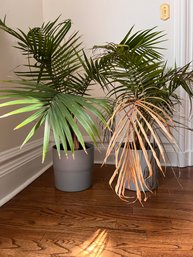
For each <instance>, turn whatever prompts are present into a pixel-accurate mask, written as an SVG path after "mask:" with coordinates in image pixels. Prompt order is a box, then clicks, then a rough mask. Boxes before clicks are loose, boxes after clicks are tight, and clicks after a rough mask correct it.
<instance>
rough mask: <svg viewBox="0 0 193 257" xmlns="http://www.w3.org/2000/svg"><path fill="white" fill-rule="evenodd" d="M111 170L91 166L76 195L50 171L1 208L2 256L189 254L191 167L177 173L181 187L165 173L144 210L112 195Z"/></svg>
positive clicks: (192, 236)
mask: <svg viewBox="0 0 193 257" xmlns="http://www.w3.org/2000/svg"><path fill="white" fill-rule="evenodd" d="M113 169H114V167H112V166H104V167H103V168H100V166H99V165H95V169H94V181H93V182H94V184H93V186H92V187H91V188H89V189H88V190H86V191H83V192H78V193H65V192H61V191H59V190H57V189H55V188H54V182H53V171H52V169H49V170H48V171H47V172H46V173H44V174H43V175H42V176H41V177H40V178H38V179H37V180H36V181H35V182H33V183H32V184H31V185H30V186H29V187H28V188H26V189H25V190H23V191H22V192H21V193H20V194H18V195H17V196H16V197H15V198H14V199H12V200H11V201H10V202H8V203H7V204H5V205H4V206H3V207H1V209H0V257H83V256H84V257H85V256H86V257H162V256H163V257H167V256H171V257H176V256H177V257H178V256H180V257H186V256H187V257H189V256H193V186H192V185H193V168H187V169H175V172H176V174H177V175H178V177H179V181H178V182H179V183H180V184H181V185H183V188H182V187H180V186H179V184H178V182H177V180H176V178H175V177H174V175H173V173H172V171H171V169H168V172H167V176H166V178H165V179H161V180H160V186H159V190H158V191H157V192H156V195H151V197H149V199H148V201H147V202H145V203H144V207H142V206H141V205H140V204H139V203H135V204H127V203H125V202H122V201H120V200H119V198H118V197H117V196H116V195H115V194H114V192H113V191H112V190H111V188H110V187H109V185H108V179H109V177H110V175H111V174H112V171H113ZM128 194H129V196H131V197H132V196H133V195H134V194H133V192H130V191H128Z"/></svg>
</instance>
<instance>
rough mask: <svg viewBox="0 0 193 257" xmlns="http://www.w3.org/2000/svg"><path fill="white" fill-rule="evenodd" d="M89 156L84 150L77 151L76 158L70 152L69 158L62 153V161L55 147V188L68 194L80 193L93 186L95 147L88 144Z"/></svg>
mask: <svg viewBox="0 0 193 257" xmlns="http://www.w3.org/2000/svg"><path fill="white" fill-rule="evenodd" d="M86 147H87V154H86V153H85V152H84V150H76V151H75V158H74V159H73V158H72V154H71V152H70V151H69V152H68V158H67V157H66V155H65V153H64V152H62V151H61V159H59V157H58V153H57V150H56V148H55V147H53V166H54V177H55V186H56V188H57V189H59V190H61V191H66V192H78V191H82V190H85V189H87V188H89V187H90V186H91V185H92V168H93V163H94V146H93V145H92V144H88V143H86Z"/></svg>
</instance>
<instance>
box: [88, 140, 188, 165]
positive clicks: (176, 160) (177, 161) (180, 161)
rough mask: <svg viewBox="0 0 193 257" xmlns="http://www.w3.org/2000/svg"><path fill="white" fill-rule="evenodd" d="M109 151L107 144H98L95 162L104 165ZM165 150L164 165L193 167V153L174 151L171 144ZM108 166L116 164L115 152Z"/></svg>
mask: <svg viewBox="0 0 193 257" xmlns="http://www.w3.org/2000/svg"><path fill="white" fill-rule="evenodd" d="M85 140H86V141H87V142H89V141H90V140H89V139H88V138H86V139H85ZM106 149H107V144H101V143H99V144H98V148H96V147H95V158H94V162H95V163H98V164H102V163H103V161H104V157H105V153H106ZM165 150H166V152H167V157H168V158H167V160H166V163H164V162H162V165H165V166H172V167H181V168H182V167H187V166H193V151H192V152H191V151H189V152H182V151H179V150H178V151H176V152H175V150H174V147H172V146H171V145H170V144H165ZM106 163H107V164H112V165H114V164H115V155H114V152H112V153H111V155H110V156H109V158H108V159H107V161H106Z"/></svg>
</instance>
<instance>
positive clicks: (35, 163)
mask: <svg viewBox="0 0 193 257" xmlns="http://www.w3.org/2000/svg"><path fill="white" fill-rule="evenodd" d="M41 155H42V138H41V139H39V140H35V141H32V142H31V143H28V144H27V145H26V146H24V147H23V148H22V149H20V147H14V148H12V149H10V150H7V151H4V152H3V153H1V154H0V206H2V205H3V204H5V203H6V202H7V201H9V200H10V199H11V198H13V197H14V196H15V195H16V194H17V193H19V192H20V191H21V190H23V189H24V188H25V187H26V186H28V185H29V184H30V183H31V182H32V181H34V180H35V179H36V178H37V177H39V176H40V175H41V174H42V173H43V172H44V171H46V170H47V169H48V168H49V167H50V166H51V165H52V158H51V147H50V149H49V152H48V154H47V158H46V160H45V162H44V163H43V164H42V162H41Z"/></svg>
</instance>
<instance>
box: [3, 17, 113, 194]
mask: <svg viewBox="0 0 193 257" xmlns="http://www.w3.org/2000/svg"><path fill="white" fill-rule="evenodd" d="M0 28H1V29H2V30H4V31H5V32H7V33H9V34H10V35H12V36H13V37H15V38H16V39H17V45H16V46H15V47H16V48H18V49H19V50H20V51H21V53H22V54H23V55H24V56H25V57H26V64H25V69H23V71H17V72H15V74H16V75H17V77H18V80H15V81H11V88H10V89H7V90H1V97H2V98H3V99H4V103H2V104H0V107H6V106H18V105H19V106H20V105H21V106H22V107H20V108H16V109H15V110H13V111H11V112H9V113H6V114H5V115H3V116H1V118H3V117H9V116H11V115H16V114H20V113H26V114H29V113H30V114H29V115H28V117H27V118H26V119H25V120H24V121H23V122H21V123H20V124H19V125H18V126H17V127H16V128H15V129H19V128H21V127H23V126H26V125H27V124H33V125H32V128H31V131H30V132H29V134H28V135H27V137H26V138H25V140H24V142H23V144H22V145H24V144H26V143H27V142H28V141H29V140H30V139H31V138H32V136H33V135H34V134H35V133H36V131H37V130H38V129H39V127H40V126H44V136H43V154H42V161H44V160H45V157H46V153H47V150H48V146H49V141H50V134H51V132H52V134H53V138H54V141H55V146H54V149H53V157H54V172H55V183H56V187H57V188H58V189H60V190H64V191H80V190H84V189H86V188H88V187H90V185H91V180H92V175H91V170H92V164H93V145H92V144H88V143H85V142H84V138H83V135H82V131H84V133H86V134H87V135H88V136H89V137H90V139H91V141H93V142H94V144H95V145H96V143H97V141H98V140H99V139H100V133H99V130H98V127H97V125H96V122H95V121H94V119H95V120H96V118H97V122H101V123H102V124H103V125H106V119H105V115H107V114H108V113H110V110H111V106H110V104H109V102H108V101H107V100H106V99H96V98H92V97H90V96H89V95H88V93H89V90H90V87H91V86H92V80H93V78H94V75H93V74H92V72H91V69H90V68H87V66H89V59H88V58H87V57H86V54H85V53H84V51H83V49H82V46H81V43H80V36H79V35H78V33H74V34H72V35H69V31H70V28H71V20H65V21H62V22H59V19H56V20H55V21H53V22H48V23H43V25H42V26H41V27H35V28H29V30H28V31H27V33H25V32H24V31H22V30H20V29H18V30H14V29H12V28H10V27H9V26H7V25H6V22H5V20H0ZM20 70H21V69H20ZM87 71H89V72H87ZM13 86H14V87H13ZM14 108H15V107H14ZM34 122H35V125H34ZM64 169H66V170H65V171H64Z"/></svg>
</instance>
